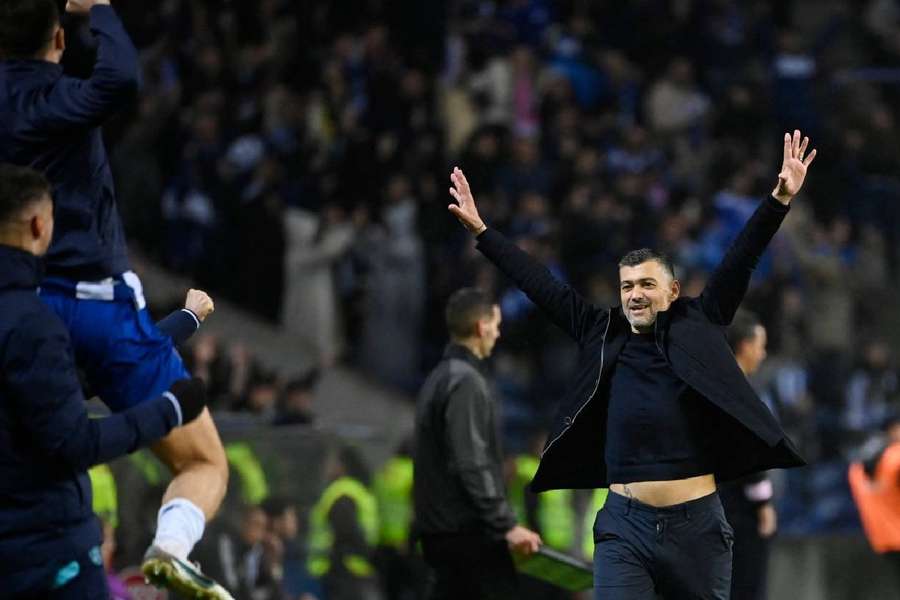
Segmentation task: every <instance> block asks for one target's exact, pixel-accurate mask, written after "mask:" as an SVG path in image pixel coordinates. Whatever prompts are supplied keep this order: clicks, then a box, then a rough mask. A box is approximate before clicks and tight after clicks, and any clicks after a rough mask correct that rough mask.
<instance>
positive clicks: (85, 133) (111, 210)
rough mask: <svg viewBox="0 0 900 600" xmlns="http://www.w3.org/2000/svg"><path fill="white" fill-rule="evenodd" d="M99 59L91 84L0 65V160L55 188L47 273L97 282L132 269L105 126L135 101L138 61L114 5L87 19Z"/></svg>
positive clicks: (39, 65)
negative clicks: (44, 179) (105, 143)
mask: <svg viewBox="0 0 900 600" xmlns="http://www.w3.org/2000/svg"><path fill="white" fill-rule="evenodd" d="M90 25H91V33H92V34H93V36H94V39H95V40H96V42H97V60H96V63H95V65H94V70H93V72H92V73H91V76H90V77H89V78H88V79H75V78H72V77H66V76H64V75H63V72H62V67H61V66H60V65H58V64H55V63H51V62H47V61H44V60H8V61H2V62H0V161H2V162H9V163H13V164H17V165H23V166H30V167H33V168H35V169H37V170H39V171H41V172H42V173H44V174H45V175H46V176H47V178H48V179H49V180H50V182H51V183H52V184H53V187H54V200H55V202H56V206H55V213H54V214H55V217H56V225H55V230H54V237H53V243H52V245H51V246H50V251H49V253H48V254H47V274H48V275H57V276H62V277H67V278H70V279H75V280H85V281H97V280H100V279H104V278H106V277H110V276H112V275H118V274H120V273H123V272H125V271H127V270H129V266H128V258H127V252H126V246H125V235H124V232H123V229H122V222H121V220H120V218H119V214H118V211H117V209H116V200H115V191H114V188H113V178H112V172H111V171H110V167H109V159H108V157H107V155H106V148H105V147H104V146H103V138H102V134H101V129H100V126H101V124H102V123H103V121H104V120H105V119H107V118H108V117H110V116H111V115H113V114H114V113H116V112H117V111H119V110H120V109H121V108H122V107H123V106H125V105H127V104H128V103H129V102H131V100H132V99H133V98H134V97H135V95H136V93H137V88H138V72H139V71H138V55H137V50H135V48H134V45H133V44H132V43H131V40H130V39H129V38H128V34H127V33H126V32H125V29H124V27H122V23H121V22H120V21H119V18H118V17H117V16H116V13H115V12H114V11H113V9H112V8H111V7H109V6H102V5H101V6H94V7H92V8H91V12H90Z"/></svg>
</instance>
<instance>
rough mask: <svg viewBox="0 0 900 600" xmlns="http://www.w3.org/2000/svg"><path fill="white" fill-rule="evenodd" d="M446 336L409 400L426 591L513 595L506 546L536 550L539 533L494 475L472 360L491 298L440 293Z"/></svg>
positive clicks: (483, 339) (491, 418) (490, 432)
mask: <svg viewBox="0 0 900 600" xmlns="http://www.w3.org/2000/svg"><path fill="white" fill-rule="evenodd" d="M446 321H447V329H448V330H449V332H450V339H451V341H450V343H449V344H448V346H447V349H446V350H445V351H444V357H443V358H442V359H441V362H440V363H438V365H437V366H436V367H435V368H434V370H433V371H432V372H431V373H430V374H429V376H428V379H427V380H426V381H425V384H424V385H423V386H422V390H421V391H420V392H419V398H418V401H417V402H416V425H415V444H414V451H413V508H414V513H415V525H414V530H415V532H416V534H417V535H418V536H419V537H420V539H421V541H422V550H423V553H424V555H425V561H426V562H427V563H428V565H429V566H430V567H431V568H432V569H433V571H434V578H433V580H432V582H431V584H432V585H431V590H430V594H429V598H431V600H444V599H447V600H449V599H451V598H452V599H456V598H466V599H467V600H494V599H496V600H501V599H514V598H516V597H517V593H518V580H517V577H516V571H515V568H514V566H513V561H512V557H511V556H510V548H512V549H513V550H514V551H517V552H522V553H524V554H528V553H532V552H535V551H536V550H537V549H538V546H539V545H540V543H541V539H540V536H538V535H537V534H536V533H534V532H533V531H530V530H528V529H526V528H524V527H522V526H520V525H516V518H515V515H514V513H513V509H512V507H511V506H510V504H509V502H508V501H507V499H506V490H505V486H504V485H503V457H502V455H501V450H500V442H499V439H498V437H499V435H498V431H497V422H496V412H497V409H496V407H495V404H494V401H493V399H492V397H491V393H490V390H489V387H488V383H487V380H486V379H485V377H484V374H483V373H482V372H481V361H482V360H484V359H485V358H487V357H488V356H490V354H491V352H492V350H493V348H494V344H495V343H496V341H497V339H498V338H499V337H500V330H499V326H500V308H499V307H498V306H497V305H496V304H494V303H493V302H491V301H490V300H489V299H488V297H487V296H486V295H485V294H484V293H483V292H481V291H479V290H476V289H472V288H464V289H462V290H458V291H457V292H456V293H454V294H453V295H452V296H451V297H450V299H449V300H448V302H447V308H446Z"/></svg>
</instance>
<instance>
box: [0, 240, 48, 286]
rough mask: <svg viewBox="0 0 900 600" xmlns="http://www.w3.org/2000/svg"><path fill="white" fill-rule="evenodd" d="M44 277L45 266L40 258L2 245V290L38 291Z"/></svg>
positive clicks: (0, 284) (0, 255) (0, 258)
mask: <svg viewBox="0 0 900 600" xmlns="http://www.w3.org/2000/svg"><path fill="white" fill-rule="evenodd" d="M43 276H44V265H43V261H42V260H41V259H40V258H38V257H37V256H35V255H34V254H31V253H30V252H26V251H24V250H19V249H18V248H13V247H12V246H4V245H2V244H0V289H2V290H5V289H37V287H38V286H39V285H40V283H41V279H42V278H43Z"/></svg>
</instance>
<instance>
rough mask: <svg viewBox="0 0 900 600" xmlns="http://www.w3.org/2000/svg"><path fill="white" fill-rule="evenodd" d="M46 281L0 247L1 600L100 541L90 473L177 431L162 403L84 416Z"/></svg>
mask: <svg viewBox="0 0 900 600" xmlns="http://www.w3.org/2000/svg"><path fill="white" fill-rule="evenodd" d="M41 277H42V269H41V266H40V261H39V259H38V258H37V257H35V256H34V255H32V254H29V253H27V252H23V251H21V250H17V249H14V248H10V247H8V246H2V245H0V582H2V589H0V596H3V594H4V593H10V594H12V595H13V596H15V594H16V593H18V592H20V591H23V590H30V591H33V590H34V589H35V588H34V587H33V586H34V585H39V584H41V582H45V579H47V578H50V577H52V575H53V573H55V569H59V568H60V567H61V566H62V565H63V564H65V563H67V562H70V561H72V560H76V559H78V558H80V557H82V555H83V554H84V553H86V552H87V551H88V550H89V549H90V548H91V547H93V546H95V545H97V544H99V543H100V539H101V536H100V527H99V525H98V524H97V519H96V517H95V516H94V513H93V509H92V507H91V484H90V480H89V479H88V475H87V469H88V468H89V467H91V466H93V465H95V464H99V463H103V462H107V461H110V460H112V459H114V458H117V457H119V456H122V455H124V454H126V453H128V452H133V451H134V450H137V449H138V448H139V447H141V446H146V445H148V444H150V443H152V442H154V441H156V440H158V439H160V438H162V437H164V436H165V435H166V434H167V433H168V432H169V431H171V430H172V428H174V427H176V426H177V425H178V413H177V411H176V409H175V406H174V405H173V403H172V402H171V401H170V399H168V398H165V397H159V398H154V399H152V400H150V401H148V402H144V403H142V404H139V405H137V406H135V407H134V408H131V409H129V410H127V411H124V412H121V413H118V414H115V415H113V416H110V417H107V418H102V419H89V418H88V414H87V410H86V408H85V403H84V396H83V395H82V391H81V385H80V384H79V381H78V376H77V374H76V370H75V360H74V357H73V353H72V348H71V345H70V341H69V334H68V332H67V331H66V328H65V326H64V325H63V322H62V321H61V320H60V319H59V317H57V316H56V314H55V313H54V312H53V311H52V310H51V309H50V308H49V307H48V306H47V305H46V304H44V302H43V301H41V299H40V298H39V297H38V295H37V286H38V283H39V282H40V280H41ZM4 597H5V596H4Z"/></svg>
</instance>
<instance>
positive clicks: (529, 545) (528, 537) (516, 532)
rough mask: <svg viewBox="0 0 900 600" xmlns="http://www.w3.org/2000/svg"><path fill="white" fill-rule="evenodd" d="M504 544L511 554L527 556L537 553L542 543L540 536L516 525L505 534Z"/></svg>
mask: <svg viewBox="0 0 900 600" xmlns="http://www.w3.org/2000/svg"><path fill="white" fill-rule="evenodd" d="M506 543H507V544H509V549H510V550H512V551H513V552H516V553H518V554H524V555H525V556H528V555H529V554H534V553H535V552H537V551H538V548H540V547H541V544H542V543H543V542H542V541H541V536H539V535H538V534H537V533H535V532H534V531H531V530H530V529H526V528H525V527H522V526H521V525H516V526H515V527H513V528H512V529H510V530H509V531H507V532H506Z"/></svg>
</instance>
